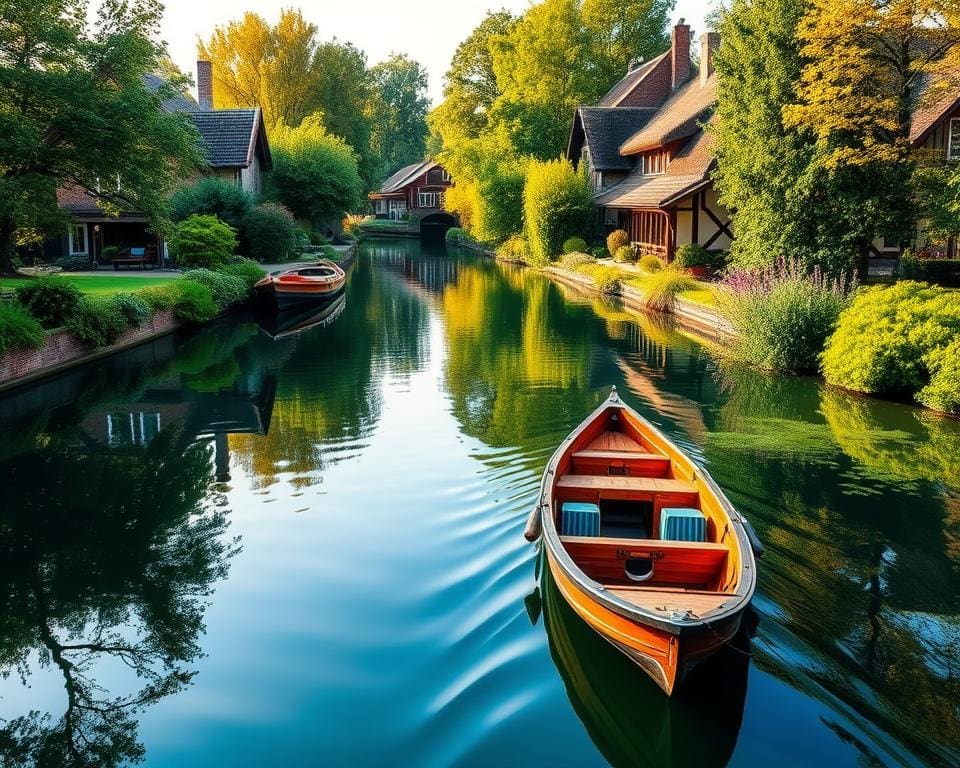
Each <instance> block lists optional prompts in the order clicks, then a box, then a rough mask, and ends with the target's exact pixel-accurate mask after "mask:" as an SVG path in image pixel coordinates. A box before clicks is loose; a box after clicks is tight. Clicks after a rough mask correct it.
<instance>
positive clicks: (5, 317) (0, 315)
mask: <svg viewBox="0 0 960 768" xmlns="http://www.w3.org/2000/svg"><path fill="white" fill-rule="evenodd" d="M45 338H46V336H45V335H44V333H43V327H42V326H41V325H40V323H38V322H37V318H35V317H34V316H33V315H31V314H30V313H29V312H28V311H27V308H26V307H24V306H23V305H21V304H18V303H17V302H15V301H0V356H3V355H5V354H6V353H7V352H10V351H12V350H15V349H30V348H36V347H40V346H43V342H44V339H45Z"/></svg>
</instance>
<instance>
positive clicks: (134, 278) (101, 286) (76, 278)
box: [0, 275, 176, 296]
mask: <svg viewBox="0 0 960 768" xmlns="http://www.w3.org/2000/svg"><path fill="white" fill-rule="evenodd" d="M58 279H60V280H65V281H67V282H68V283H70V284H71V285H74V286H76V287H77V288H78V289H79V290H80V291H81V293H85V294H87V295H89V296H112V295H113V294H115V293H127V292H129V291H137V290H139V289H140V288H154V287H157V286H161V285H168V284H170V283H172V282H173V281H174V280H176V277H160V276H158V275H129V276H127V275H123V276H117V275H58ZM35 280H36V278H32V277H0V291H12V290H15V289H16V288H19V287H20V286H24V285H29V284H30V283H32V282H34V281H35Z"/></svg>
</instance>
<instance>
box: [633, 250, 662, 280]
mask: <svg viewBox="0 0 960 768" xmlns="http://www.w3.org/2000/svg"><path fill="white" fill-rule="evenodd" d="M637 266H638V267H639V268H640V271H641V272H645V273H646V274H648V275H652V274H653V273H654V272H659V271H660V270H661V269H663V267H664V263H663V261H661V260H660V258H659V257H658V256H654V255H653V254H652V253H648V254H646V255H645V256H641V257H640V261H638V262H637Z"/></svg>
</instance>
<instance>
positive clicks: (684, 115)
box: [620, 74, 717, 155]
mask: <svg viewBox="0 0 960 768" xmlns="http://www.w3.org/2000/svg"><path fill="white" fill-rule="evenodd" d="M716 101H717V76H716V75H715V74H714V75H710V77H709V79H708V80H707V82H706V83H705V84H703V85H701V84H700V78H699V77H695V78H693V79H692V80H690V81H689V82H688V83H687V84H686V85H684V86H682V87H681V88H680V89H679V90H678V91H677V92H676V93H675V94H673V96H671V97H670V98H669V99H668V100H667V102H666V103H665V104H664V105H663V106H662V107H661V108H660V110H659V111H658V112H657V115H656V117H654V118H653V119H652V120H651V121H650V122H649V123H647V124H646V125H645V126H644V127H643V128H641V129H640V130H639V131H638V132H637V133H636V134H634V135H633V136H632V137H631V138H630V139H629V140H627V141H626V142H624V144H623V146H621V147H620V152H621V154H624V155H634V154H637V153H638V152H643V151H645V150H648V149H655V148H657V147H662V146H664V145H665V144H669V143H670V142H671V141H676V140H678V139H686V138H689V137H690V136H693V135H694V134H695V133H696V132H697V131H698V130H700V128H699V126H700V124H701V123H703V122H705V121H706V120H707V119H708V118H709V117H710V115H711V113H712V112H713V108H714V105H715V104H716Z"/></svg>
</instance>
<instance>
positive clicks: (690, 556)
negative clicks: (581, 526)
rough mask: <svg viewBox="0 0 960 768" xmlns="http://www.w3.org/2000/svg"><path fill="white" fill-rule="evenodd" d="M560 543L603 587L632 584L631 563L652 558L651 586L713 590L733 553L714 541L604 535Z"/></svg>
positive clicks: (563, 538) (561, 539)
mask: <svg viewBox="0 0 960 768" xmlns="http://www.w3.org/2000/svg"><path fill="white" fill-rule="evenodd" d="M560 541H561V542H562V543H563V546H564V548H565V549H566V550H567V553H568V554H569V555H570V557H571V558H573V561H574V562H575V563H576V564H577V565H578V566H580V569H581V570H582V571H583V572H584V573H586V574H587V576H589V577H590V578H591V579H593V580H594V581H598V582H600V583H601V584H629V583H630V580H629V579H628V578H627V576H626V572H625V567H626V562H627V560H647V559H652V561H653V568H654V577H653V578H652V579H651V580H650V586H666V585H670V586H679V587H687V588H696V589H709V588H710V587H711V586H712V585H713V584H715V583H716V581H717V579H718V577H719V576H720V575H721V574H722V572H723V568H724V566H725V565H726V562H727V555H728V554H729V551H730V550H729V548H728V547H727V545H726V544H714V543H712V542H704V543H701V542H690V541H663V540H660V539H613V538H605V537H601V536H595V537H591V536H561V537H560Z"/></svg>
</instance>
